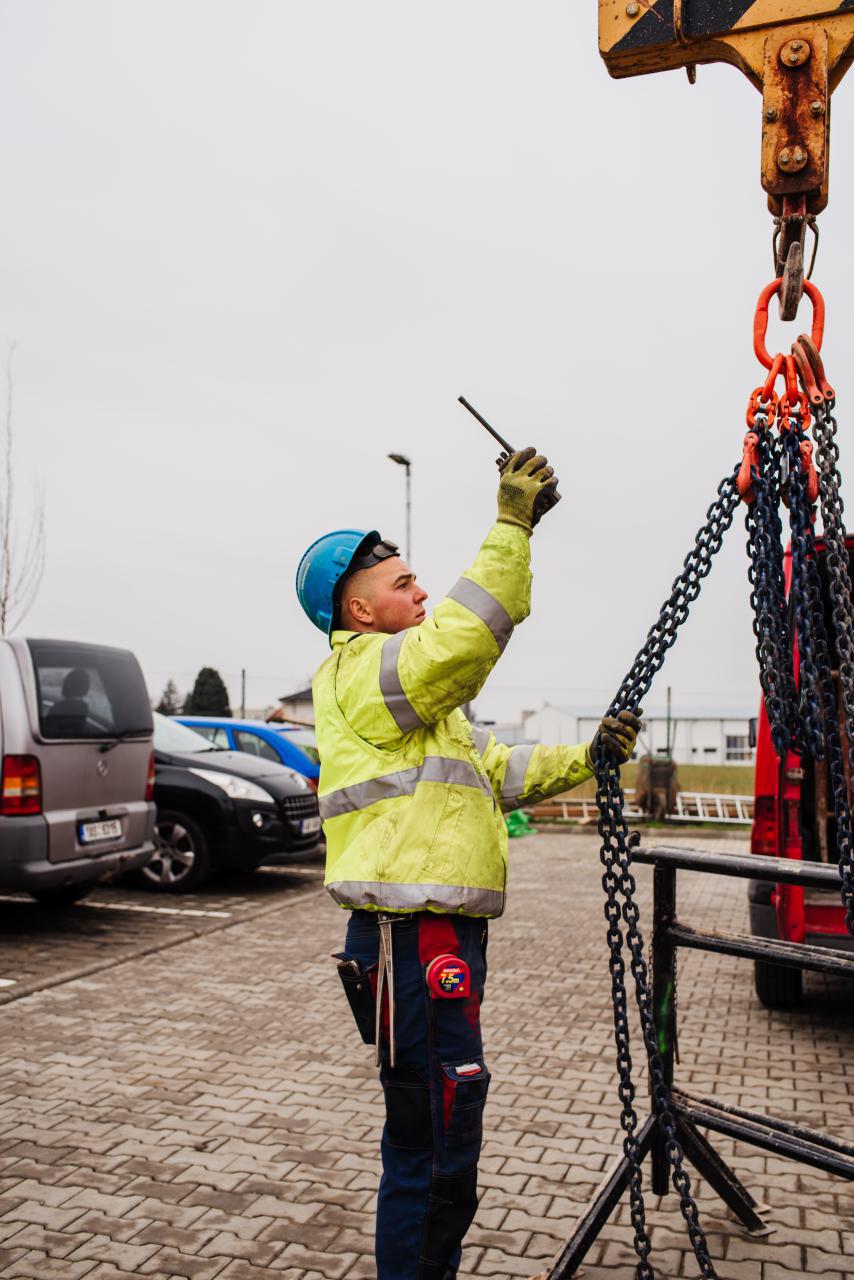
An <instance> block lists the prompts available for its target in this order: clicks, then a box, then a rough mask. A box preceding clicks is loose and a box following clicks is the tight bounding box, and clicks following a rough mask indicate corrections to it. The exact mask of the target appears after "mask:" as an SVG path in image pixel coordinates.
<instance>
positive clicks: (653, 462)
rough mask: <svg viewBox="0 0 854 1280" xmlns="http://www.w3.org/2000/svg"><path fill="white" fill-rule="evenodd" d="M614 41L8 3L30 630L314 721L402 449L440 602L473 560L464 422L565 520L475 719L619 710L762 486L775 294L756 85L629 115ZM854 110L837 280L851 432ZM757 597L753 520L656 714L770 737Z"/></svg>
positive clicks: (470, 21) (727, 80)
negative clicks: (310, 563) (684, 571)
mask: <svg viewBox="0 0 854 1280" xmlns="http://www.w3.org/2000/svg"><path fill="white" fill-rule="evenodd" d="M596 10H597V5H596V3H595V0H562V2H560V3H558V0H536V3H522V0H512V2H510V0H437V2H435V3H432V4H430V5H424V4H420V5H416V4H413V3H405V2H403V0H358V2H357V0H276V2H275V3H273V2H269V0H251V2H250V3H247V2H246V0H243V2H242V3H238V2H237V0H145V2H144V3H143V2H142V0H135V2H132V0H74V3H69V2H68V0H54V2H50V0H6V3H5V4H4V5H3V6H2V10H0V175H2V179H1V180H2V200H0V335H5V336H6V337H8V338H10V339H15V341H16V342H17V344H18V345H17V354H16V360H15V379H16V382H15V392H14V410H15V424H16V429H17V433H18V458H19V481H20V485H21V491H22V501H23V499H24V495H25V493H26V488H27V484H28V481H29V477H30V476H32V475H38V476H39V477H41V479H42V480H43V482H44V484H45V487H46V490H47V513H48V531H47V553H48V562H47V571H46V574H45V578H44V583H43V586H42V589H41V593H40V596H39V599H38V602H37V604H36V606H35V608H34V609H33V610H32V613H31V614H30V617H29V618H28V619H27V621H26V623H25V624H24V627H23V630H24V631H25V632H27V633H29V634H46V635H57V636H62V637H68V638H80V639H92V640H98V641H103V642H109V643H115V644H121V645H127V646H129V647H131V648H132V649H134V650H135V652H136V653H137V654H138V656H139V658H140V660H141V662H142V664H143V667H144V669H145V671H146V673H147V675H148V678H149V682H150V684H151V688H152V691H153V692H154V693H155V694H156V693H157V692H159V689H160V688H161V687H162V685H163V683H164V682H165V680H166V679H167V677H168V676H170V675H172V676H174V677H175V679H176V680H177V682H178V684H179V686H180V687H181V689H182V690H183V689H185V688H186V687H187V685H188V684H189V683H190V681H191V680H192V677H193V675H194V673H195V672H196V671H197V670H198V668H199V667H200V666H202V665H212V666H215V667H218V668H219V669H220V670H221V671H222V672H223V674H224V675H225V676H226V678H227V680H228V682H229V684H230V686H231V691H232V695H233V696H236V695H237V691H238V674H237V673H238V672H239V671H240V669H241V668H242V667H245V668H246V669H247V671H248V673H249V702H250V704H254V705H256V706H257V705H260V704H262V703H265V702H268V701H271V700H272V699H273V698H274V697H275V696H276V695H277V694H280V693H283V692H287V691H290V689H291V688H293V687H294V686H299V685H301V684H302V683H303V682H304V681H305V679H306V678H307V677H308V675H309V674H310V672H311V671H312V670H313V669H314V668H315V667H316V666H317V664H318V663H319V662H320V661H321V660H322V658H323V656H324V653H325V648H324V641H323V638H322V637H321V635H320V633H318V632H315V631H314V630H313V628H312V627H311V626H310V624H309V623H308V622H307V621H306V619H305V618H304V616H303V615H302V613H301V611H300V609H299V607H298V604H297V601H296V599H295V595H294V590H293V575H294V570H295V566H296V563H297V560H298V558H299V555H300V552H301V551H302V549H303V547H304V546H305V545H306V544H307V543H308V542H309V541H310V540H311V539H312V538H314V537H315V536H317V535H318V534H320V533H321V532H323V531H325V530H326V529H328V528H334V527H339V526H342V525H349V524H355V525H357V526H359V525H364V526H371V525H376V526H377V527H379V528H380V529H381V530H382V531H383V533H384V534H385V535H386V536H390V537H396V538H398V540H400V541H402V539H403V493H404V489H403V473H402V470H401V469H400V468H398V467H396V466H394V464H392V463H391V462H389V461H387V460H386V454H387V453H388V452H389V451H392V450H396V451H400V452H403V453H407V454H409V455H410V456H411V458H412V460H413V481H414V484H413V488H414V529H413V544H414V545H413V550H414V556H413V559H414V565H415V567H416V569H417V571H418V574H419V577H420V578H421V580H422V581H423V582H424V584H425V586H426V587H427V588H428V590H429V591H430V592H431V594H432V595H433V597H434V598H436V597H438V596H440V595H441V594H442V592H443V590H444V589H446V588H447V587H448V586H450V585H451V584H452V583H453V581H454V580H455V579H456V577H457V576H458V575H459V573H460V572H461V571H462V570H463V569H464V568H465V567H466V566H467V564H468V563H470V561H471V560H472V558H473V556H474V554H475V552H476V550H477V547H478V545H479V542H480V540H481V538H482V536H483V534H484V533H485V531H486V529H487V528H488V526H489V524H490V522H491V520H492V516H493V511H494V490H495V480H496V474H495V470H494V463H493V460H494V456H495V452H494V449H493V446H492V444H491V442H490V441H489V440H488V438H487V437H486V436H485V435H484V434H483V433H482V432H481V431H480V429H479V428H478V427H477V426H476V424H475V423H474V422H473V420H472V419H470V418H469V417H468V415H467V414H465V413H464V411H463V410H462V409H461V408H460V407H459V406H458V404H457V396H458V395H459V394H460V393H463V394H465V395H467V396H468V397H469V399H471V400H472V401H474V403H475V404H476V405H477V406H478V407H479V408H480V409H481V411H482V412H483V413H484V414H485V415H486V416H487V417H489V418H490V419H491V420H493V421H494V423H495V425H496V426H497V427H498V428H499V429H500V430H501V431H502V432H503V433H504V434H505V435H507V436H508V437H509V438H510V439H511V440H513V441H515V442H518V444H519V445H522V444H527V443H529V442H531V443H534V444H536V445H537V446H538V447H539V448H541V449H543V450H544V451H545V452H547V453H548V454H549V456H550V458H551V459H552V460H553V462H554V463H555V465H556V467H557V468H558V470H559V473H560V476H561V487H562V490H563V493H564V501H563V502H562V503H561V505H560V506H559V507H558V508H557V510H556V511H555V513H554V514H553V515H551V516H550V517H549V518H548V520H547V521H544V522H543V524H542V525H541V526H540V528H539V529H538V531H537V533H536V536H535V539H534V548H533V551H534V571H535V579H534V605H533V615H532V617H531V619H530V620H529V621H528V622H527V623H526V624H525V626H524V627H523V628H520V629H519V631H518V632H517V634H516V636H515V637H514V639H513V641H512V643H511V645H510V647H509V649H508V651H507V653H506V654H505V656H504V658H503V660H502V662H501V663H500V664H499V666H498V667H497V669H496V671H495V673H494V674H493V676H492V678H491V680H490V682H489V684H488V685H487V688H486V689H485V690H484V692H483V694H482V696H481V698H480V701H479V704H478V710H479V711H480V713H481V714H483V715H493V716H499V717H503V718H512V717H514V716H515V715H516V714H517V713H518V711H519V710H520V708H522V707H528V706H539V705H540V704H541V702H542V700H543V699H544V698H549V699H551V700H557V701H576V702H582V703H584V704H585V705H589V704H591V703H598V702H602V703H603V704H604V703H605V702H606V701H607V699H608V698H609V697H610V695H611V694H612V692H613V691H614V689H615V688H616V686H617V685H618V683H619V681H620V679H621V677H622V675H623V673H624V671H625V669H626V667H627V666H628V664H629V662H630V661H631V658H632V657H633V655H634V653H635V651H636V649H637V647H638V645H639V644H640V642H641V640H642V638H643V636H644V634H645V632H646V629H647V627H648V625H649V624H650V622H651V621H652V620H653V618H654V617H655V616H656V615H657V612H658V606H659V603H660V600H661V599H662V598H663V596H664V595H665V594H666V591H667V589H668V587H669V583H670V581H671V579H672V578H673V576H674V574H675V573H676V571H677V570H678V568H679V566H680V564H681V561H682V558H683V556H684V554H685V552H686V550H687V549H688V546H689V544H690V542H691V540H692V537H693V533H694V531H695V529H696V528H697V526H698V524H699V523H700V521H701V519H702V517H703V513H704V511H705V508H706V506H707V504H708V502H709V501H710V499H711V497H712V495H713V493H714V490H715V486H716V484H717V482H718V480H719V479H720V477H721V475H722V474H723V473H724V472H725V471H726V470H727V469H728V468H729V467H730V466H731V465H732V464H733V463H734V462H735V460H736V459H737V458H738V457H740V452H741V442H742V438H743V435H744V430H745V428H744V407H745V402H746V398H747V395H748V393H749V392H750V390H751V389H752V388H753V387H754V386H755V385H756V383H757V382H758V381H759V377H758V368H757V366H756V364H755V360H754V357H753V355H752V350H751V323H752V314H753V307H754V304H755V299H756V296H757V294H758V292H759V289H760V288H761V286H762V285H763V284H764V283H766V282H767V280H769V279H770V278H771V275H772V274H773V272H772V270H771V254H770V233H771V223H770V217H769V215H768V213H767V211H766V208H765V200H764V196H763V194H762V191H761V189H760V186H759V144H760V102H761V99H760V97H759V94H758V93H757V92H756V90H755V89H754V88H753V87H752V86H751V85H750V84H749V83H748V82H747V81H746V80H745V79H744V78H743V77H742V76H741V75H740V74H739V73H738V72H737V71H735V70H734V69H733V68H731V67H727V66H714V67H710V68H700V71H699V77H698V83H697V85H696V87H694V88H690V87H689V85H688V83H687V80H686V77H685V75H684V73H683V72H671V73H668V74H665V75H657V76H647V77H643V78H638V79H633V80H625V81H620V82H618V81H614V80H611V79H610V77H609V76H608V75H607V73H606V71H605V68H604V66H603V64H602V63H601V62H600V59H599V55H598V51H597V38H596ZM852 87H854V77H852V79H851V84H849V83H848V82H847V81H845V82H843V84H842V85H841V87H840V89H839V90H838V92H837V95H836V97H835V100H834V128H833V135H834V136H833V148H832V151H833V159H832V183H831V205H830V209H829V210H828V212H826V213H825V215H824V216H823V218H822V222H821V226H822V238H821V250H820V254H819V262H818V267H817V271H816V277H815V278H816V281H817V283H819V285H820V286H821V287H822V288H823V289H824V291H825V294H826V298H827V302H828V333H827V340H826V344H825V353H826V356H827V363H828V368H829V371H830V373H831V376H832V378H833V379H834V381H835V382H836V384H837V387H838V389H839V398H840V407H841V422H842V424H843V428H844V426H845V424H846V422H847V421H848V419H847V418H846V406H847V405H848V404H849V403H850V404H852V405H854V386H851V385H850V384H851V383H852V382H854V370H852V367H851V358H850V353H851V350H852V338H854V289H852V283H854V281H852V272H853V271H854V263H852V254H851V252H850V245H849V240H848V237H849V236H850V232H851V228H852V226H854V216H852V214H853V213H854V210H852V205H854V118H852V116H853V115H854V112H852V105H851V103H852ZM772 326H773V328H772V336H771V339H769V340H770V341H773V340H774V334H777V335H779V334H780V333H781V331H782V326H781V325H780V323H779V321H778V320H776V319H773V320H772ZM800 327H802V325H801V326H800ZM798 331H799V329H798ZM788 340H791V339H790V338H789V339H788ZM852 449H854V446H852V443H851V440H850V436H849V434H848V432H847V431H845V430H843V433H842V450H843V472H845V471H846V469H847V468H846V464H848V465H849V466H850V465H851V462H850V461H849V460H850V459H852ZM851 503H854V499H850V502H849V505H851ZM745 569H746V561H745V552H744V529H743V521H742V519H741V516H740V515H739V516H738V517H737V523H736V526H735V527H734V528H733V530H732V531H731V534H730V537H729V542H728V546H727V547H726V548H725V550H724V552H723V553H722V555H721V557H720V562H719V563H718V565H717V567H716V568H715V570H714V573H713V575H712V577H711V579H710V580H709V581H708V583H707V585H706V588H705V591H704V596H703V598H702V599H701V601H700V603H699V605H698V606H697V608H696V610H695V613H694V616H693V618H692V620H691V621H690V622H689V624H688V625H687V626H686V628H685V631H684V634H683V637H682V640H681V642H680V645H679V647H678V649H677V650H676V651H674V653H673V654H672V655H671V658H670V660H669V663H668V666H667V668H666V669H665V670H666V673H667V674H666V676H665V675H664V674H663V675H662V676H660V677H659V684H660V686H661V687H660V688H658V689H657V690H656V691H655V692H654V694H653V699H652V701H656V700H658V701H660V700H661V698H662V697H663V685H664V684H665V683H667V682H669V683H671V684H672V686H673V688H674V695H675V697H676V700H677V701H676V706H677V712H678V706H679V702H680V700H681V701H682V703H683V705H684V704H686V703H688V702H690V703H691V704H692V705H696V704H697V703H698V702H703V701H705V702H707V703H713V702H714V701H715V700H716V699H717V700H720V701H723V702H725V703H726V704H727V705H733V704H734V703H739V704H742V705H745V706H752V705H754V703H755V700H756V693H755V690H756V687H757V681H756V676H755V669H754V658H753V645H752V638H751V631H750V620H749V615H748V610H747V584H746V576H745Z"/></svg>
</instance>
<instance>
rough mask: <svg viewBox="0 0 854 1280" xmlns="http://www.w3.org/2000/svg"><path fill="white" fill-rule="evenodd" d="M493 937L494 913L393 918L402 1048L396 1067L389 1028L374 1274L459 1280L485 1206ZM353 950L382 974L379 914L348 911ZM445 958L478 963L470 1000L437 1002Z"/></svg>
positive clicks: (381, 1279)
mask: <svg viewBox="0 0 854 1280" xmlns="http://www.w3.org/2000/svg"><path fill="white" fill-rule="evenodd" d="M486 935H487V924H486V921H485V920H476V919H472V918H469V917H466V916H449V915H436V914H434V913H432V912H429V911H423V912H417V913H415V914H413V915H409V916H403V917H400V918H399V919H396V920H395V923H394V924H393V925H392V938H393V953H394V976H395V984H394V985H395V1006H396V1007H395V1040H396V1049H397V1054H396V1065H395V1067H394V1069H392V1068H391V1067H390V1066H389V1064H388V1040H387V1030H386V1031H385V1032H384V1035H383V1045H382V1067H381V1070H380V1079H381V1081H382V1086H383V1090H384V1092H385V1104H386V1122H385V1128H384V1130H383V1136H382V1162H383V1174H382V1179H381V1181H380V1189H379V1198H378V1201H377V1230H376V1257H377V1280H456V1275H457V1268H458V1267H459V1264H460V1256H461V1244H462V1239H463V1236H464V1235H465V1233H466V1231H467V1230H468V1228H469V1226H470V1225H471V1221H472V1218H473V1217H474V1214H475V1210H476V1208H477V1162H478V1157H479V1156H480V1144H481V1137H482V1128H483V1108H484V1103H485V1102H486V1091H487V1088H488V1086H489V1073H488V1071H487V1070H486V1066H485V1064H484V1061H483V1042H482V1040H481V1033H480V1004H481V1000H482V999H483V990H484V984H485V981H486ZM346 953H347V955H348V956H351V957H352V958H353V959H355V960H358V961H359V963H360V964H361V965H362V967H363V969H365V970H368V971H373V972H375V966H376V964H377V961H378V958H379V929H378V927H377V922H376V915H375V913H373V912H370V911H354V912H353V913H352V914H351V917H350V924H349V927H348V930H347V941H346ZM445 954H449V955H456V956H458V957H459V958H460V959H461V960H464V961H465V962H466V964H467V965H468V966H469V968H470V970H471V994H470V995H469V996H468V997H467V998H463V999H447V998H440V999H434V998H432V997H431V995H430V992H429V990H428V988H427V983H426V981H425V968H426V966H427V965H428V964H429V963H430V961H431V960H434V959H435V958H436V957H437V956H440V955H445ZM384 1003H385V1002H384ZM384 1012H385V1013H386V1017H385V1023H386V1028H387V1010H386V1011H384Z"/></svg>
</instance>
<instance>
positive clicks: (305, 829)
mask: <svg viewBox="0 0 854 1280" xmlns="http://www.w3.org/2000/svg"><path fill="white" fill-rule="evenodd" d="M154 803H155V804H156V805H157V829H156V843H157V850H156V852H155V853H154V856H153V857H152V859H151V861H150V862H149V863H148V864H147V865H146V866H144V867H142V868H141V870H140V872H139V873H138V875H139V877H140V878H141V880H142V882H143V883H144V884H145V885H146V886H147V887H148V888H151V889H157V890H160V891H162V892H167V893H189V892H190V891H191V890H194V889H198V888H199V886H200V885H202V884H203V883H204V881H205V880H206V879H207V878H208V875H209V874H210V872H211V871H213V870H216V869H220V868H223V869H225V868H246V869H251V868H254V867H258V866H260V865H261V864H262V863H265V862H289V861H294V860H295V859H298V858H301V857H303V856H304V855H305V854H306V853H309V852H311V851H312V850H314V849H316V847H317V845H318V842H319V840H320V810H319V808H318V803H317V794H316V792H315V791H314V789H313V788H312V787H311V786H310V785H309V783H308V782H307V781H306V779H305V778H304V777H303V776H302V774H299V773H296V772H295V771H294V770H293V769H288V768H286V767H285V766H284V765H280V764H274V763H272V762H271V761H269V760H264V759H260V758H258V757H257V756H250V755H247V754H245V753H244V752H241V751H223V750H222V749H221V748H219V747H215V746H213V745H212V743H210V742H209V741H208V739H207V738H203V737H202V736H201V734H198V733H194V732H193V730H192V729H187V728H185V727H184V725H182V724H178V723H177V722H176V721H175V720H170V719H169V718H168V717H167V716H161V715H155V716H154Z"/></svg>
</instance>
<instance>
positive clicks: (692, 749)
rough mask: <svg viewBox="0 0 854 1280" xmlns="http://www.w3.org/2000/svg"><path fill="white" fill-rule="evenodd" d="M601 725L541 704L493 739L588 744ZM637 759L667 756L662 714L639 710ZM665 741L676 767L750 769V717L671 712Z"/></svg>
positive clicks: (597, 715) (594, 714)
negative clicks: (739, 766)
mask: <svg viewBox="0 0 854 1280" xmlns="http://www.w3.org/2000/svg"><path fill="white" fill-rule="evenodd" d="M601 719H602V708H601V707H597V708H596V709H593V708H592V707H588V708H577V707H557V706H552V705H551V704H549V703H546V704H545V705H544V706H543V707H542V708H541V709H540V710H539V711H531V712H528V713H526V714H525V715H524V719H523V721H522V723H521V725H496V726H495V727H494V732H495V734H496V737H498V738H500V739H501V740H502V741H507V742H511V743H513V742H545V743H552V742H567V743H575V742H589V741H590V739H591V738H592V737H593V735H594V733H595V732H596V729H597V726H598V724H599V721H600V720H601ZM643 726H644V727H643V730H642V731H641V736H640V741H639V743H638V747H639V752H638V754H642V755H644V754H646V753H647V752H650V753H651V754H652V755H660V756H664V755H666V754H667V711H666V709H664V708H657V707H654V708H652V709H650V710H649V711H647V709H646V708H644V714H643ZM670 740H671V744H672V750H673V759H674V760H675V761H676V762H677V764H752V763H753V761H754V759H755V756H756V715H755V712H753V713H752V712H748V711H744V710H734V709H732V708H729V707H727V708H720V709H716V710H715V711H710V710H709V709H708V707H706V708H702V709H698V708H683V707H681V706H679V707H678V708H677V707H676V706H674V708H673V710H672V712H671V721H670Z"/></svg>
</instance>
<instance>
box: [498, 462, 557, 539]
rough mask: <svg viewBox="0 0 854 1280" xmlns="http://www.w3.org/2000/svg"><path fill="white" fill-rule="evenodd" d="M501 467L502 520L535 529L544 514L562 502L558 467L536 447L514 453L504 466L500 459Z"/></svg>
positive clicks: (502, 521) (523, 527)
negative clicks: (557, 472) (558, 485)
mask: <svg viewBox="0 0 854 1280" xmlns="http://www.w3.org/2000/svg"><path fill="white" fill-rule="evenodd" d="M499 466H500V467H501V479H500V480H499V482H498V519H499V520H500V521H501V523H502V524H516V525H519V526H520V528H522V529H528V530H530V529H533V527H534V525H535V524H536V523H537V522H538V520H539V519H540V516H541V515H543V514H544V512H546V511H549V510H551V508H552V507H553V506H555V504H556V503H557V502H559V501H560V495H559V494H558V492H557V477H556V476H555V473H554V468H553V467H550V466H549V465H548V458H544V457H543V455H542V454H541V453H537V451H536V450H535V449H532V448H528V449H522V450H520V451H519V452H518V453H512V454H511V455H510V457H509V458H507V459H506V460H504V462H503V465H502V460H501V459H499Z"/></svg>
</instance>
